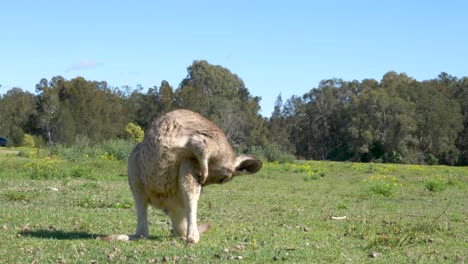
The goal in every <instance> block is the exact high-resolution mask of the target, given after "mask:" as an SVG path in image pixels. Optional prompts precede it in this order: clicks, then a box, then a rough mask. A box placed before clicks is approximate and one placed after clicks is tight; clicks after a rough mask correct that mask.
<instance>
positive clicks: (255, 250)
mask: <svg viewBox="0 0 468 264" xmlns="http://www.w3.org/2000/svg"><path fill="white" fill-rule="evenodd" d="M20 151H21V152H20V154H19V155H16V154H15V153H9V154H2V155H0V205H1V206H0V263H75V262H80V263H107V262H112V263H160V262H169V263H175V262H180V263H185V262H189V263H220V262H234V263H237V262H244V263H271V262H275V261H276V262H290V263H440V262H443V263H464V261H465V260H466V258H467V248H468V236H467V229H468V228H467V226H468V206H467V181H468V168H466V167H464V168H462V167H445V166H431V167H429V166H414V165H390V164H363V163H337V162H317V161H303V162H297V163H294V164H275V163H268V164H265V167H264V169H263V170H262V171H261V172H260V173H258V174H256V175H253V176H245V177H239V178H237V179H235V180H233V181H232V182H230V183H228V184H226V185H219V186H209V187H207V188H205V189H204V190H203V195H202V198H201V200H200V205H199V222H200V223H209V224H211V226H212V228H211V229H210V230H209V231H208V232H207V233H205V234H203V235H202V237H201V241H200V243H199V244H196V245H187V244H185V243H184V242H183V241H181V240H179V239H177V238H174V237H173V236H171V235H170V231H169V230H170V226H169V225H168V223H167V222H168V220H169V219H168V218H167V217H166V216H165V215H164V214H163V213H162V212H160V211H158V210H152V209H150V212H149V214H150V233H151V235H152V237H151V238H150V239H147V240H140V241H129V242H122V241H103V240H98V239H96V238H97V237H98V236H100V235H110V234H131V233H133V232H134V228H135V217H134V210H133V208H132V207H133V201H132V198H131V194H130V191H129V188H128V185H127V178H126V164H125V162H123V161H119V160H118V159H116V158H115V157H114V156H113V155H112V154H108V153H104V154H100V155H95V156H91V155H89V154H82V155H81V156H79V157H78V158H77V157H75V158H70V157H68V158H67V157H65V156H61V155H50V154H44V153H42V152H41V151H34V150H28V149H22V150H21V149H20ZM343 218H344V219H343Z"/></svg>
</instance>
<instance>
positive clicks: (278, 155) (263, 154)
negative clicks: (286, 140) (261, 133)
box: [247, 144, 296, 163]
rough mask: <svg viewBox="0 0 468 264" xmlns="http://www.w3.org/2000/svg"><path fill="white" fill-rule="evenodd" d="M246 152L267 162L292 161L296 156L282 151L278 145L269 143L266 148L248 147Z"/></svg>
mask: <svg viewBox="0 0 468 264" xmlns="http://www.w3.org/2000/svg"><path fill="white" fill-rule="evenodd" d="M247 153H249V154H252V155H254V156H255V157H257V158H258V159H262V160H266V161H269V162H275V161H277V162H280V163H290V162H293V161H294V160H295V159H296V157H294V155H291V154H289V153H287V152H286V151H284V150H283V149H282V148H281V147H280V146H279V145H277V144H271V145H268V146H267V147H266V148H262V147H259V146H253V147H250V149H249V150H248V151H247Z"/></svg>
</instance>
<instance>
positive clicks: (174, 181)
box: [128, 110, 262, 243]
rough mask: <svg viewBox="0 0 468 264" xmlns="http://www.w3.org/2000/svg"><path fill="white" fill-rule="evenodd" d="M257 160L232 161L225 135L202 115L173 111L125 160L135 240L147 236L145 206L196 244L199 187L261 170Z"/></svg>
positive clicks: (151, 129) (234, 159)
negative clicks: (162, 214)
mask: <svg viewBox="0 0 468 264" xmlns="http://www.w3.org/2000/svg"><path fill="white" fill-rule="evenodd" d="M261 167H262V163H261V161H259V160H257V159H255V158H254V157H251V156H246V155H242V156H239V157H236V155H235V153H234V152H233V150H232V148H231V146H230V145H229V143H228V141H227V139H226V136H225V135H224V133H223V131H222V130H221V129H220V128H219V127H218V126H216V125H215V124H214V123H212V122H211V121H209V120H208V119H206V118H204V117H203V116H201V115H199V114H197V113H194V112H191V111H188V110H175V111H172V112H170V113H167V114H165V115H163V116H162V117H160V118H159V119H157V120H156V121H154V122H153V123H152V124H151V126H150V128H149V129H148V130H147V131H146V134H145V138H144V139H143V141H142V142H141V143H140V144H139V145H137V146H136V147H135V149H134V151H133V153H132V154H131V156H130V158H129V161H128V179H129V184H130V189H131V190H132V193H133V197H134V200H135V207H136V213H137V228H136V236H137V237H140V236H143V237H148V236H149V230H148V219H147V218H148V216H147V207H148V204H151V205H153V206H155V207H157V208H160V209H163V210H164V211H165V212H166V213H167V214H168V215H169V217H170V218H171V220H172V227H173V232H174V234H176V235H178V236H182V237H183V238H185V239H186V241H187V242H189V243H197V242H198V240H199V230H198V227H197V220H196V217H197V205H198V199H199V197H200V192H201V188H202V186H206V185H209V184H213V183H225V182H228V181H229V180H231V179H232V177H234V176H237V175H243V174H251V173H255V172H257V171H258V170H260V169H261Z"/></svg>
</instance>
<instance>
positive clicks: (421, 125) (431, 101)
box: [0, 60, 468, 165]
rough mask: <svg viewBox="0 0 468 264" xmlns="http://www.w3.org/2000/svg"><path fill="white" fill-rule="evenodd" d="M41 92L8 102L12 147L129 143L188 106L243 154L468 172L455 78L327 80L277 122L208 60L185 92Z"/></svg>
mask: <svg viewBox="0 0 468 264" xmlns="http://www.w3.org/2000/svg"><path fill="white" fill-rule="evenodd" d="M35 88H36V92H35V93H34V94H33V93H30V92H28V91H26V90H23V89H21V88H12V89H10V90H9V91H7V92H6V93H5V94H3V95H2V96H1V97H0V120H1V123H0V136H6V137H8V138H9V141H10V142H11V144H14V145H21V144H22V143H23V139H24V135H25V134H27V135H32V136H33V137H34V138H35V141H36V142H37V144H41V143H40V142H43V143H42V144H43V145H45V144H65V145H71V144H74V143H75V142H76V140H77V139H78V138H83V137H85V138H87V139H88V140H90V141H91V142H96V143H98V142H102V141H105V140H109V139H114V138H118V137H125V127H126V126H128V124H129V123H132V124H136V125H138V126H140V127H141V128H143V129H146V128H147V127H148V126H149V125H150V123H151V121H152V120H153V119H155V118H157V117H159V116H161V115H162V114H164V113H166V112H168V111H171V110H173V109H178V108H185V109H190V110H193V111H196V112H199V113H201V114H202V115H204V116H206V117H208V118H209V119H211V120H213V121H214V122H215V123H217V124H218V125H219V126H220V127H221V128H222V129H223V130H224V131H225V133H226V135H227V137H228V139H229V140H230V142H231V143H232V144H233V145H234V147H236V148H237V149H238V151H240V152H249V151H252V149H256V150H258V149H266V148H269V147H270V148H271V147H272V146H274V148H275V149H279V150H281V151H282V152H287V153H290V154H293V155H295V156H296V157H298V158H303V159H316V160H317V159H319V160H325V159H326V160H337V161H362V162H393V163H417V164H438V163H440V164H449V165H455V164H456V165H468V78H467V77H463V78H460V79H459V78H457V77H454V76H451V75H449V74H446V73H441V74H440V75H439V76H438V77H437V78H435V79H432V80H426V81H417V80H415V79H413V78H411V77H408V76H407V75H406V74H404V73H401V74H398V73H396V72H388V73H386V74H385V75H384V76H383V78H382V80H380V81H377V80H373V79H365V80H363V81H356V80H354V81H344V80H341V79H329V80H323V81H321V82H320V84H319V85H318V87H316V88H313V89H311V90H310V91H309V92H307V93H305V94H304V95H302V96H292V97H291V98H289V99H287V100H286V101H283V100H282V98H281V95H279V96H278V99H277V100H276V103H275V107H274V111H273V113H272V114H271V117H269V118H267V117H262V116H261V115H260V105H259V102H260V100H261V98H260V97H258V96H254V95H252V94H250V92H249V90H248V88H247V87H246V86H245V84H244V82H243V81H242V79H241V78H240V77H239V76H237V75H236V74H233V73H231V72H230V71H229V70H228V69H226V68H224V67H222V66H218V65H211V64H209V63H208V62H206V61H203V60H202V61H194V62H193V63H192V65H190V66H189V67H188V68H187V77H186V78H184V79H183V80H182V81H181V82H180V84H179V85H178V87H177V88H175V89H174V88H173V87H172V86H171V85H170V84H169V83H168V82H167V81H162V82H161V84H160V85H159V87H158V86H154V87H150V88H148V89H144V88H143V87H141V86H138V87H136V88H135V89H132V88H131V87H118V88H116V87H111V86H109V85H108V84H107V83H106V82H105V81H101V82H97V81H90V80H86V79H84V78H82V77H77V78H74V79H71V80H66V79H65V78H63V77H61V76H55V77H52V78H51V79H50V80H47V79H45V78H44V79H41V80H40V81H39V83H38V84H37V85H36V87H35Z"/></svg>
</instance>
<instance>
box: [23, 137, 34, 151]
mask: <svg viewBox="0 0 468 264" xmlns="http://www.w3.org/2000/svg"><path fill="white" fill-rule="evenodd" d="M23 146H25V147H28V148H34V146H35V144H34V137H33V136H31V135H29V134H24V137H23Z"/></svg>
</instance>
